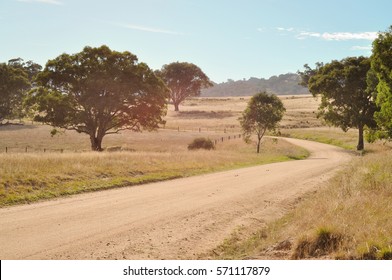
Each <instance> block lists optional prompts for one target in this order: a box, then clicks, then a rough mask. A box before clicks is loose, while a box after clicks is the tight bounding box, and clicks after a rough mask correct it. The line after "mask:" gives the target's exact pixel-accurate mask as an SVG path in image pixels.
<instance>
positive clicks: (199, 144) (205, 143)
mask: <svg viewBox="0 0 392 280" xmlns="http://www.w3.org/2000/svg"><path fill="white" fill-rule="evenodd" d="M198 149H205V150H215V144H214V142H212V140H211V139H208V138H203V137H201V138H196V139H194V140H193V141H192V143H190V144H189V145H188V150H198Z"/></svg>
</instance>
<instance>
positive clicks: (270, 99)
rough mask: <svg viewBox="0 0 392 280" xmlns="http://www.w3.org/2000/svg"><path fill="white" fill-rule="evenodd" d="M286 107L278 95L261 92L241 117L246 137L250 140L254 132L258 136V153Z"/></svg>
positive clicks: (250, 102)
mask: <svg viewBox="0 0 392 280" xmlns="http://www.w3.org/2000/svg"><path fill="white" fill-rule="evenodd" d="M285 111H286V109H285V108H284V106H283V103H282V101H281V100H280V99H279V98H278V97H277V96H276V95H272V94H271V95H270V94H267V93H266V92H260V93H258V94H256V95H254V96H253V97H252V98H251V99H250V101H249V103H248V106H247V108H246V109H245V111H244V112H243V113H242V116H241V117H240V119H239V120H240V124H241V128H242V131H243V135H244V139H245V141H246V142H248V141H249V139H250V137H251V136H252V135H253V134H256V136H257V153H259V152H260V142H261V139H262V138H263V136H264V134H265V132H266V131H268V130H275V129H276V128H277V125H278V123H279V121H280V120H281V119H282V117H283V114H284V112H285Z"/></svg>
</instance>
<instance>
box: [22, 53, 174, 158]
mask: <svg viewBox="0 0 392 280" xmlns="http://www.w3.org/2000/svg"><path fill="white" fill-rule="evenodd" d="M37 84H38V87H36V88H35V89H34V90H32V91H31V93H30V96H29V98H28V100H27V104H29V105H32V104H36V106H37V114H36V116H35V119H36V120H39V121H42V122H45V123H48V124H50V125H52V126H54V127H59V128H64V129H68V130H75V131H77V132H79V133H86V134H88V135H89V136H90V141H91V148H92V150H96V151H100V150H102V139H103V137H104V136H105V135H107V134H112V133H117V132H119V131H121V130H125V129H128V130H133V131H141V130H142V129H147V130H153V129H156V128H157V127H158V125H159V124H161V123H163V122H164V121H163V119H162V117H163V116H164V115H165V113H166V99H167V98H168V89H167V87H166V86H165V85H164V83H163V82H162V80H161V79H159V78H157V77H156V76H155V74H154V73H153V71H152V70H151V69H150V68H149V67H148V66H147V65H146V64H144V63H138V60H137V57H136V56H135V55H133V54H131V53H130V52H117V51H112V50H110V49H109V48H108V47H107V46H101V47H99V48H92V47H85V48H84V49H83V51H81V52H79V53H76V54H73V55H69V54H62V55H60V56H58V57H57V58H55V59H53V60H50V61H48V63H47V64H46V66H45V69H44V70H43V71H42V73H40V74H39V75H38V77H37Z"/></svg>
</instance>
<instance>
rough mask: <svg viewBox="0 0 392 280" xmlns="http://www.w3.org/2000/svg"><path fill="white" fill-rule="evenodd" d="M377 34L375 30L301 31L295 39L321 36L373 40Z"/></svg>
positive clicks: (334, 39) (335, 38)
mask: <svg viewBox="0 0 392 280" xmlns="http://www.w3.org/2000/svg"><path fill="white" fill-rule="evenodd" d="M377 36H378V33H377V32H358V33H352V32H333V33H330V32H324V33H319V32H307V31H302V32H300V33H299V34H298V35H297V36H296V37H297V39H300V40H304V39H308V38H321V39H323V40H327V41H348V40H369V41H373V40H374V39H376V38H377Z"/></svg>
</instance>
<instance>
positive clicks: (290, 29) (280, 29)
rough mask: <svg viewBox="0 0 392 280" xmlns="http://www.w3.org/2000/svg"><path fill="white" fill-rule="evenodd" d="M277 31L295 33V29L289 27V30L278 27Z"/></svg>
mask: <svg viewBox="0 0 392 280" xmlns="http://www.w3.org/2000/svg"><path fill="white" fill-rule="evenodd" d="M276 30H278V31H286V32H292V31H294V28H293V27H289V28H284V27H276Z"/></svg>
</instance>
